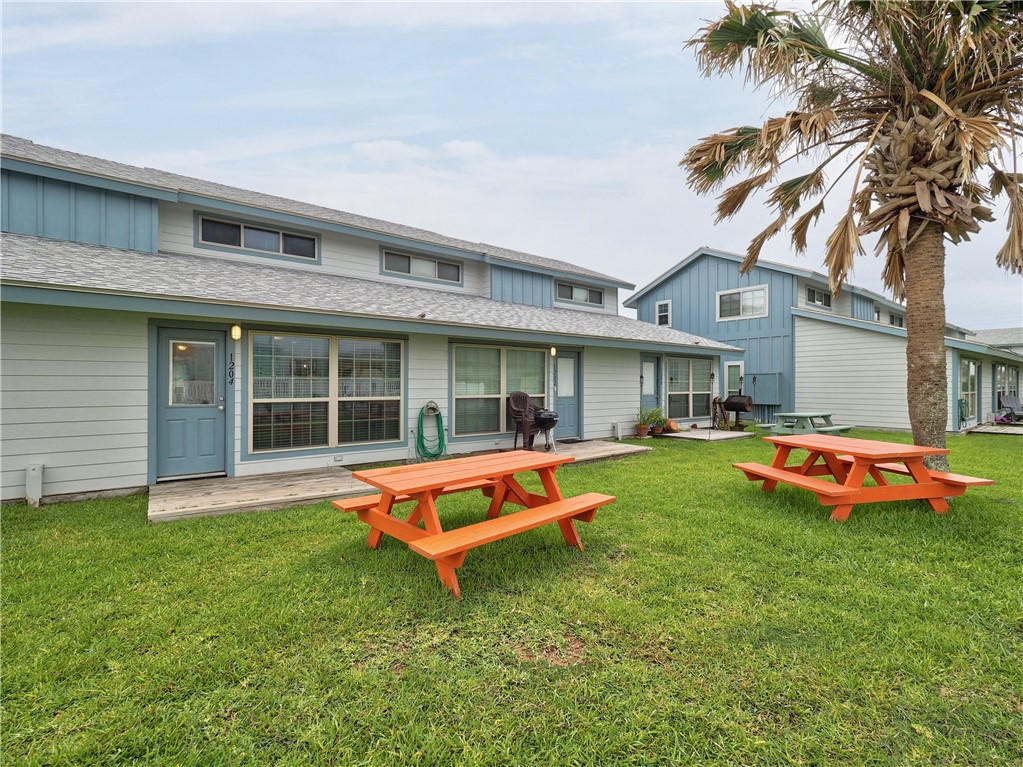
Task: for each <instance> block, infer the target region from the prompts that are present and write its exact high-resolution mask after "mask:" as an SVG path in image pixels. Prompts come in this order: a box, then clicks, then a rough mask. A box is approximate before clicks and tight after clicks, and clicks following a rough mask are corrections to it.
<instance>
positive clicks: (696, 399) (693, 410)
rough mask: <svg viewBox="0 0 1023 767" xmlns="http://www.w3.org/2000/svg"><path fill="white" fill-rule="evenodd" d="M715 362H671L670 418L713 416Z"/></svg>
mask: <svg viewBox="0 0 1023 767" xmlns="http://www.w3.org/2000/svg"><path fill="white" fill-rule="evenodd" d="M710 371H711V361H710V360H698V359H681V358H678V357H669V358H668V418H672V419H674V418H680V419H682V418H707V417H709V416H710V399H711V388H710V387H711V381H710Z"/></svg>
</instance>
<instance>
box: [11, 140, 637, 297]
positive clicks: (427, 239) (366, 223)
mask: <svg viewBox="0 0 1023 767" xmlns="http://www.w3.org/2000/svg"><path fill="white" fill-rule="evenodd" d="M0 153H2V154H3V155H4V156H5V157H10V158H11V159H15V160H22V161H24V162H30V163H35V164H40V165H48V166H51V167H55V168H61V169H64V170H71V171H77V172H80V173H87V174H89V175H92V176H99V177H102V178H106V179H112V180H115V181H121V182H126V183H130V184H138V185H140V186H146V187H151V188H155V189H159V190H163V191H170V192H175V193H185V194H193V195H197V196H200V197H209V198H213V199H217V200H222V201H227V202H233V203H238V204H241V205H251V206H253V207H257V208H264V209H266V210H271V211H277V212H280V213H290V214H292V215H296V216H304V217H307V218H312V219H317V220H320V221H326V222H328V223H332V224H339V225H341V226H349V227H354V228H356V229H362V230H365V231H367V232H375V233H380V234H387V235H391V236H394V237H402V238H404V239H408V240H414V241H417V242H423V243H429V244H431V245H439V246H442V247H447V248H454V249H456V250H462V251H466V252H468V253H475V254H478V255H483V256H489V257H491V258H496V259H499V260H502V261H508V262H510V263H513V264H524V265H527V266H534V267H540V268H544V269H551V270H554V271H558V272H564V273H566V274H574V275H578V276H580V277H589V278H591V279H597V280H603V281H606V282H610V283H613V284H616V285H619V286H620V287H624V288H629V289H631V288H633V287H635V285H633V284H632V283H631V282H627V281H625V280H621V279H619V278H617V277H611V276H609V275H606V274H602V273H600V272H597V271H594V270H592V269H587V268H586V267H583V266H577V265H576V264H570V263H568V262H566V261H559V260H557V259H553V258H544V257H543V256H535V255H533V254H531V253H523V252H521V251H517V250H509V249H507V248H501V247H498V246H496V245H488V244H487V243H484V242H469V241H468V240H461V239H458V238H455V237H448V236H446V235H443V234H438V233H436V232H431V231H428V230H425V229H417V228H415V227H411V226H405V225H403V224H395V223H392V222H390V221H382V220H380V219H376V218H369V217H367V216H360V215H358V214H356V213H347V212H345V211H341V210H333V209H332V208H325V207H322V206H320V205H312V204H310V203H305V202H299V201H297V200H289V199H286V198H284V197H276V196H274V195H269V194H263V193H261V192H253V191H249V190H247V189H239V188H236V187H232V186H226V185H224V184H217V183H214V182H212V181H203V180H202V179H198V178H191V177H189V176H180V175H178V174H176V173H169V172H167V171H163V170H156V169H154V168H139V167H137V166H134V165H125V164H124V163H119V162H114V161H113V160H104V159H102V158H99V157H91V156H89V155H84V154H77V153H75V152H68V151H65V150H63V149H56V148H54V147H48V146H43V145H42V144H36V143H35V142H33V141H29V140H28V139H24V138H20V137H18V136H10V135H7V134H3V135H0Z"/></svg>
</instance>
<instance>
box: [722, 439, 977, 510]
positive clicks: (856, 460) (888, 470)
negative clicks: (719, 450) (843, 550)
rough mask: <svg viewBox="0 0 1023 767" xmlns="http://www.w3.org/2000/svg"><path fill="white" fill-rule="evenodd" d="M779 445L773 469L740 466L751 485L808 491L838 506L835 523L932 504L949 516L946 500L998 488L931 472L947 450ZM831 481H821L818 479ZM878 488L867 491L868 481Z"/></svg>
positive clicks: (811, 442)
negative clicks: (870, 506)
mask: <svg viewBox="0 0 1023 767" xmlns="http://www.w3.org/2000/svg"><path fill="white" fill-rule="evenodd" d="M764 439H765V441H766V442H771V443H773V444H774V445H775V447H776V451H775V454H774V460H773V461H772V462H771V465H770V466H766V465H764V464H761V463H735V464H732V465H733V466H734V467H735V468H737V469H739V470H740V471H742V472H743V473H744V474H745V475H746V478H747V479H749V480H763V483H764V484H763V487H762V489H763V491H764V492H765V493H770V492H772V491H773V490H774V489H775V487H777V485H778V483H779V482H781V483H783V484H786V485H792V486H794V487H799V488H802V489H804V490H809V491H810V492H811V493H813V494H814V495H816V496H817V500H818V501H820V503H821V504H822V505H823V506H834V507H835V508H834V510H833V511H832V513H831V519H832V520H834V521H836V522H844V521H845V520H847V519H848V518H849V513H850V512H851V511H852V507H853V506H855V505H856V504H859V503H877V502H880V501H903V500H912V499H921V500H925V501H927V503H928V504H930V507H931V508H932V509H933V510H934V511H935V513H937V514H944V513H945V512H947V511H948V502H947V501H946V500H945V498H948V497H953V496H959V495H962V494H963V493H965V492H966V488H967V487H974V486H977V485H993V484H994V480H991V479H982V478H981V477H968V476H966V475H964V474H952V473H949V472H941V471H931V470H930V469H928V468H927V467H926V466H925V465H924V458H925V457H927V456H929V455H946V454H948V452H949V451H948V450H947V449H945V448H934V447H922V446H920V445H902V444H896V443H892V442H880V441H877V440H868V439H852V438H851V437H832V436H829V435H823V434H796V435H792V436H785V437H765V438H764ZM797 449H801V450H806V451H808V452H809V456H807V457H806V458H805V459H804V460H802V461H801V462H800V463H797V464H793V465H791V466H789V465H786V464H787V462H788V459H789V456H790V454H791V453H792V451H793V450H797ZM885 474H899V475H903V476H907V477H912V479H913V482H912V483H905V484H894V485H893V484H891V483H890V482H889V481H888V478H887V477H886V476H885ZM824 476H827V477H830V479H819V477H824ZM868 476H869V477H870V478H871V479H873V480H874V482H875V483H876V484H875V485H867V486H865V485H864V481H865V480H866V478H867V477H868Z"/></svg>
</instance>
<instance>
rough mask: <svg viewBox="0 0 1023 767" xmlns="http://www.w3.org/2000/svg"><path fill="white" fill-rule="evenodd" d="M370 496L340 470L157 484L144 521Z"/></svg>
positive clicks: (620, 447) (583, 456)
mask: <svg viewBox="0 0 1023 767" xmlns="http://www.w3.org/2000/svg"><path fill="white" fill-rule="evenodd" d="M557 449H558V452H559V453H560V454H561V455H571V456H574V457H575V461H576V463H584V462H586V461H596V460H600V459H602V458H619V457H622V456H626V455H632V454H634V453H646V452H649V451H650V450H651V448H649V447H644V446H641V445H629V444H625V443H623V442H614V441H604V440H591V441H588V442H565V443H561V442H559V443H558V446H557ZM370 492H373V488H371V487H370V486H369V485H366V484H363V483H362V482H359V481H358V480H357V479H354V478H353V477H352V473H351V472H350V471H349V470H348V469H343V468H341V467H340V466H338V467H329V468H324V469H311V470H309V471H292V472H282V473H278V474H261V475H259V476H257V477H214V478H212V479H186V480H181V481H178V482H161V483H159V484H156V485H151V486H150V487H149V515H148V519H149V522H150V523H154V522H171V521H174V520H178V519H189V518H191V517H207V516H213V515H217V514H236V513H239V512H244V511H257V510H268V509H282V508H286V507H288V506H298V505H300V504H303V503H316V502H317V501H323V500H336V499H338V498H348V497H351V496H356V495H364V494H366V493H370Z"/></svg>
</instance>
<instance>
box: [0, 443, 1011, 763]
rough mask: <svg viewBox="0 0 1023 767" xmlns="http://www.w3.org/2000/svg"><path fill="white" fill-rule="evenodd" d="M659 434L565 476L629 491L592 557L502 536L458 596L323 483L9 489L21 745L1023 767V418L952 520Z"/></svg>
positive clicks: (12, 635) (7, 604) (454, 513)
mask: <svg viewBox="0 0 1023 767" xmlns="http://www.w3.org/2000/svg"><path fill="white" fill-rule="evenodd" d="M854 436H860V437H873V438H880V439H887V440H890V441H906V442H908V441H910V440H909V436H908V435H903V434H892V433H884V434H879V433H870V432H865V431H857V432H855V433H854ZM651 442H652V445H653V448H654V451H653V453H652V454H646V455H639V456H635V457H630V458H627V459H622V460H617V461H601V462H597V463H592V464H586V465H580V466H568V467H565V468H564V469H562V470H560V471H559V473H558V476H559V478H560V480H561V485H562V488H563V489H564V490H565V491H566V493H567V494H577V493H581V492H585V491H591V490H592V491H598V492H606V493H610V494H613V495H617V496H618V501H617V503H615V504H613V505H612V506H610V507H607V508H605V509H602V510H601V511H600V512H598V514H597V516H596V519H595V520H594V522H593V524H591V525H580V531H581V534H582V537H583V541H584V542H585V544H586V551H585V552H583V553H580V552H579V551H577V550H574V549H568V548H567V547H566V546H565V545H564V543H563V541H562V539H561V535H560V533H559V531H558V528H557V526H556V525H549V526H546V527H544V528H541V529H538V530H535V531H532V532H530V533H526V534H523V535H519V536H515V537H513V538H511V539H508V540H505V541H500V542H497V543H493V544H489V545H488V546H486V547H484V548H482V549H478V550H475V551H472V552H470V553H469V555H468V557H467V560H466V564H465V566H464V567H463V568H462V569H461V570H459V580H460V582H461V585H462V591H463V593H464V595H465V598H464V600H462V601H457V600H455V599H454V598H452V597H451V595H450V594H449V593H448V592H447V591H446V590H445V589H444V588H443V587H442V586H441V585H440V582H439V580H438V579H437V575H436V569H435V568H434V566H433V564H432V563H431V562H428V561H426V560H425V559H423V558H422V557H420V556H418V555H416V554H413V553H412V552H410V551H409V550H408V549H407V548H406V547H405V546H404V545H402V544H399V543H397V542H395V541H393V540H391V539H385V540H384V543H383V545H382V546H381V548H380V550H379V551H376V552H374V551H371V550H369V549H367V548H366V545H365V538H366V532H367V528H366V526H365V525H363V524H362V523H360V522H359V521H358V520H357V519H356V518H355V517H354V515H342V514H341V513H339V512H337V511H335V510H333V509H332V508H331V506H330V504H329V503H320V504H316V505H312V506H303V507H298V508H293V509H288V510H284V511H278V512H269V513H256V514H246V515H236V516H227V517H217V518H208V519H200V520H193V521H187V522H174V523H171V524H164V525H157V526H147V525H146V521H145V519H146V500H145V498H143V497H132V498H127V499H119V500H104V501H93V502H83V503H74V504H66V505H55V506H49V507H45V508H43V509H41V510H36V509H29V508H27V507H25V506H8V507H5V508H3V509H2V526H3V527H2V532H3V569H2V596H3V612H2V640H3V641H2V662H3V666H2V672H3V676H2V695H3V722H2V733H0V738H2V740H0V744H2V753H3V757H4V758H3V763H4V764H10V765H14V764H18V765H92V764H96V765H118V764H132V765H173V764H182V765H219V764H225V765H267V764H280V765H417V764H421V765H431V766H433V765H437V766H446V765H559V766H561V765H670V764H710V765H772V766H773V765H783V764H804V765H861V764H862V765H886V764H892V765H915V764H927V765H932V764H933V765H1015V766H1018V765H1020V764H1023V661H1021V659H1023V478H1021V473H1023V470H1021V466H1023V460H1021V459H1023V441H1021V440H1020V439H1018V438H1013V437H1005V436H983V435H975V436H968V437H957V436H953V437H950V438H949V446H950V447H951V448H952V455H951V463H952V469H953V471H956V472H959V473H964V474H973V475H977V476H983V477H989V478H992V479H995V480H997V482H998V484H997V485H995V486H991V487H979V488H970V489H969V490H968V491H967V493H966V495H965V496H964V497H962V498H959V499H956V500H955V501H954V502H953V506H952V511H951V512H950V513H949V514H948V515H946V516H938V515H936V514H934V513H932V512H931V511H930V509H929V508H928V507H927V505H926V504H925V503H923V502H920V501H914V502H906V503H891V504H879V505H872V506H861V507H857V508H855V509H854V510H853V513H852V516H851V518H850V520H849V522H847V523H845V524H835V523H832V522H829V521H828V514H829V511H828V510H827V509H825V508H823V507H822V506H820V505H819V504H818V503H817V502H816V500H814V498H813V497H812V496H811V495H810V494H809V493H807V492H804V491H801V490H797V489H794V488H785V487H781V488H779V489H778V491H777V492H776V493H774V494H772V495H765V494H763V493H761V492H760V491H759V489H758V488H759V484H756V483H751V482H748V481H746V479H745V478H744V477H743V476H742V474H741V473H740V472H738V471H736V470H734V469H732V468H731V467H730V463H731V462H733V461H749V460H753V461H761V462H769V461H770V458H771V455H772V454H773V449H772V448H771V446H769V445H767V444H766V443H763V442H761V441H760V440H744V441H737V442H719V443H694V442H685V441H681V440H656V441H650V442H647V443H646V444H651ZM479 498H480V496H479V494H478V493H473V494H472V495H463V496H450V497H446V498H444V499H442V501H441V504H442V505H441V512H442V515H444V517H445V519H447V520H450V521H451V522H452V523H455V524H460V523H467V522H469V521H472V520H475V519H478V518H479V517H480V515H481V509H482V508H483V506H482V504H481V503H480V501H479V500H478V499H479Z"/></svg>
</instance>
